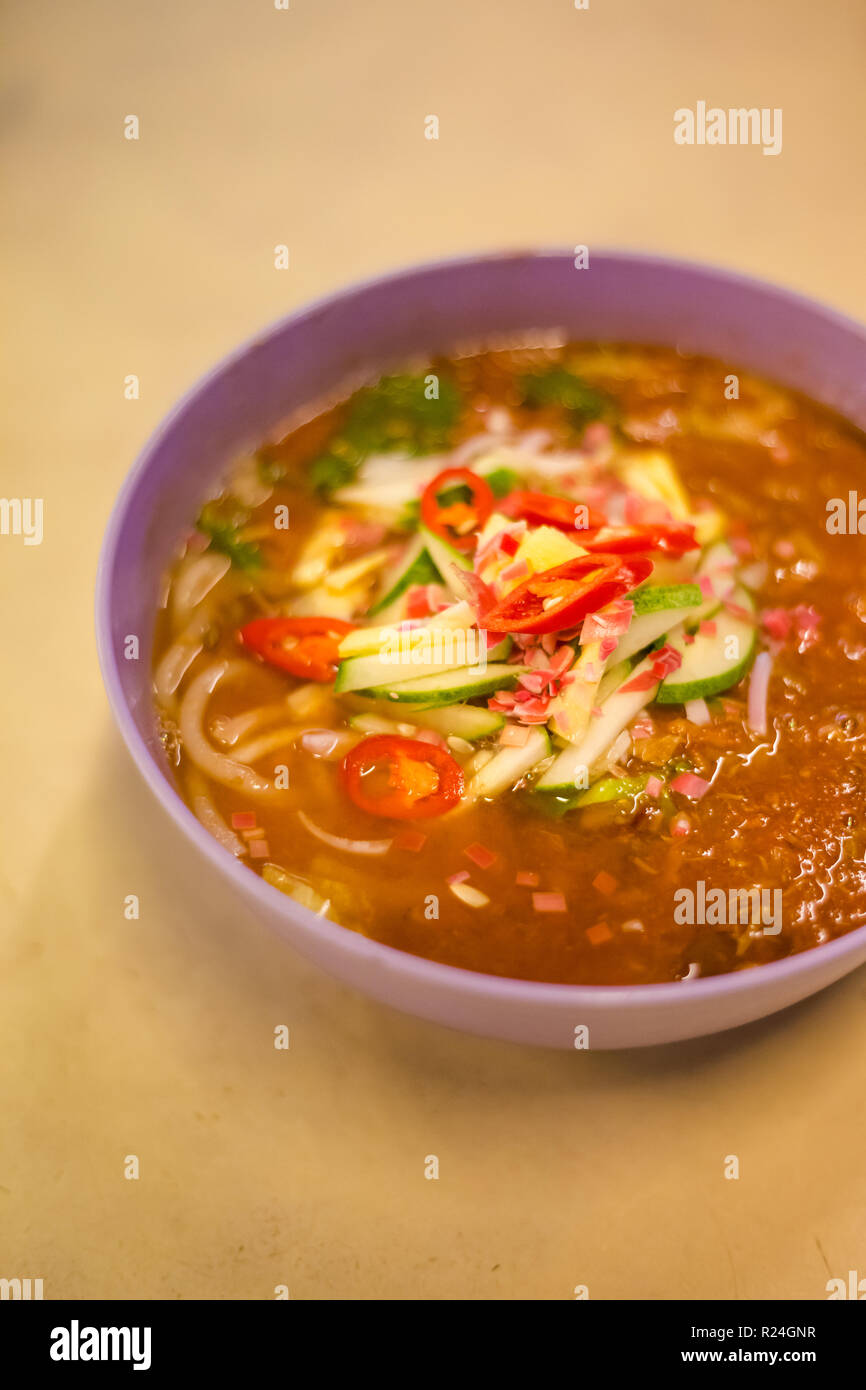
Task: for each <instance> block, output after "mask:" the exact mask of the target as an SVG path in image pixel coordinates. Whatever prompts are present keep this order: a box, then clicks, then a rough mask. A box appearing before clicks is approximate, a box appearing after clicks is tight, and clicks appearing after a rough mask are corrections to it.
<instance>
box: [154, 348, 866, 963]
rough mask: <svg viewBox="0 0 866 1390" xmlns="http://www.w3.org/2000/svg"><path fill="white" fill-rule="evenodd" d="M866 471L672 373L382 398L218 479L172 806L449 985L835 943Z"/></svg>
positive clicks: (187, 565)
mask: <svg viewBox="0 0 866 1390" xmlns="http://www.w3.org/2000/svg"><path fill="white" fill-rule="evenodd" d="M864 476H866V441H864V439H863V437H862V436H861V435H860V434H859V433H858V432H857V431H855V430H854V429H853V428H852V427H850V426H849V425H847V424H846V423H845V422H844V421H842V420H841V419H839V418H837V417H835V416H833V415H831V414H830V413H829V412H827V411H825V410H824V409H822V408H820V407H818V406H815V405H813V404H811V403H810V402H808V401H807V400H805V399H804V398H802V397H800V396H797V395H795V394H793V393H790V392H788V391H785V390H782V389H780V388H777V387H775V386H772V385H770V384H768V383H766V382H764V381H761V380H758V379H755V378H753V377H751V376H749V375H747V374H745V373H742V372H737V371H736V370H735V369H731V368H729V367H728V366H723V365H722V364H720V363H718V362H715V361H712V360H710V359H706V358H695V357H686V356H682V355H679V354H677V353H676V352H674V351H672V350H666V349H654V348H653V349H650V348H636V347H632V346H625V345H612V346H611V345H602V346H585V345H567V346H563V347H559V348H544V349H540V348H539V349H532V350H529V349H509V350H497V351H491V352H485V353H481V354H478V355H474V356H465V357H459V358H456V359H453V360H432V361H430V362H429V363H425V364H422V365H421V366H420V367H417V366H416V367H413V369H412V371H411V372H406V373H405V374H402V375H393V376H386V377H383V378H381V379H380V380H378V381H376V382H373V383H371V384H369V385H367V386H364V387H362V388H361V389H360V390H358V391H356V392H355V393H354V394H353V395H351V396H350V397H349V399H348V400H346V401H344V402H342V403H341V404H339V405H338V406H336V407H333V408H329V409H327V410H325V411H323V412H322V413H320V414H318V415H317V416H315V417H314V418H312V419H310V420H308V421H307V422H306V423H304V424H301V425H299V426H298V427H297V428H294V429H292V430H291V431H290V432H289V433H288V434H287V435H286V436H285V438H282V439H280V440H278V441H275V442H270V443H266V444H264V445H263V446H262V447H261V448H260V449H259V450H258V451H257V452H256V453H255V454H254V455H252V456H251V457H249V458H246V459H243V460H242V461H240V462H239V463H238V464H237V466H236V467H235V468H234V469H233V470H232V472H231V474H230V476H229V477H228V479H227V481H226V483H225V486H224V489H223V491H221V492H220V493H219V494H218V495H217V496H215V497H213V498H212V499H211V500H210V501H208V502H207V503H206V504H205V505H204V507H203V509H202V512H201V515H200V517H199V519H198V523H197V526H196V528H195V530H194V531H193V532H192V533H191V535H190V536H189V537H188V538H187V540H186V542H185V545H184V547H183V552H182V554H181V555H180V557H179V559H178V561H177V563H176V565H175V566H174V568H173V570H172V572H171V574H170V575H169V576H168V579H167V583H166V586H165V597H164V603H163V605H162V607H161V609H160V612H159V615H158V621H157V633H156V655H155V667H154V688H155V700H156V707H157V712H158V718H159V720H160V727H161V734H162V739H163V742H164V745H165V748H166V751H167V754H168V757H169V759H170V761H171V763H172V764H173V766H174V768H175V772H176V776H177V779H178V781H179V785H180V788H181V790H182V792H183V795H184V796H185V798H186V800H187V802H188V804H189V805H190V807H191V808H192V810H193V812H194V813H195V814H196V816H197V817H198V818H199V820H200V821H201V822H202V823H203V824H204V825H205V826H206V827H207V828H208V830H210V832H211V833H212V834H213V835H214V836H215V837H216V838H217V839H218V840H219V841H220V842H221V843H222V844H223V845H224V846H225V848H226V849H227V850H228V851H229V852H230V853H231V854H233V855H235V856H237V857H238V858H239V859H241V860H242V861H243V862H245V863H247V864H248V865H249V866H250V868H251V869H252V870H254V871H256V872H259V873H260V874H261V875H262V876H263V878H264V879H265V880H266V881H267V882H268V883H270V884H272V885H273V886H274V888H276V889H279V890H281V891H283V892H284V893H288V894H290V895H291V896H292V897H294V898H296V899H297V900H298V901H299V902H301V903H303V904H305V905H306V906H308V907H311V908H312V909H313V910H314V911H316V912H318V913H320V914H321V915H324V916H327V917H330V918H332V919H334V920H335V921H337V922H339V923H341V924H342V925H344V926H347V927H350V928H353V929H355V930H357V931H360V932H363V933H365V934H366V935H368V936H371V937H374V938H376V939H378V940H380V941H383V942H386V943H388V944H389V945H392V946H395V947H398V948H400V949H402V950H405V951H409V952H412V953H414V954H416V955H421V956H426V957H428V958H430V959H433V960H437V961H444V962H447V963H449V964H452V965H457V966H463V967H465V968H468V969H471V970H478V971H485V972H488V973H492V974H497V975H507V976H513V977H517V978H524V979H532V980H548V981H559V982H566V983H576V982H580V983H589V984H644V983H654V982H659V981H670V980H684V981H687V980H692V979H695V978H697V977H698V976H702V975H713V974H719V973H722V972H726V971H734V970H743V969H748V968H751V967H753V966H756V965H760V964H762V963H765V962H768V961H772V960H776V959H779V958H781V957H784V956H787V955H790V954H792V953H794V952H797V951H801V950H804V949H806V948H808V947H812V946H816V945H819V944H820V943H821V942H823V941H826V940H828V939H830V938H831V937H834V936H838V935H841V934H842V933H844V932H846V931H848V930H850V929H851V928H853V927H856V926H859V925H861V924H862V923H863V922H864V921H866V873H864V849H866V822H864V810H863V807H864V801H863V797H864V790H866V775H864V768H866V763H864V759H863V741H864V737H866V681H864V671H866V661H864V658H866V630H864V624H866V597H864V596H863V592H862V583H861V577H860V565H861V561H862V557H863V546H864V542H863V540H862V539H861V537H860V534H859V529H858V526H859V520H858V518H859V511H858V506H859V504H858V501H857V497H856V492H855V489H856V486H857V482H858V481H859V479H860V478H861V477H864ZM864 510H866V508H864ZM863 529H864V531H866V520H864V528H863Z"/></svg>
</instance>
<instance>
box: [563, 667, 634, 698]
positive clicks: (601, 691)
mask: <svg viewBox="0 0 866 1390" xmlns="http://www.w3.org/2000/svg"><path fill="white" fill-rule="evenodd" d="M630 671H631V662H630V661H617V662H616V663H615V665H613V666H608V667H607V669H606V670H605V673H604V675H603V676H602V678H601V680H600V681H599V683H598V690H597V691H596V693H595V702H596V704H597V705H603V704H604V702H605V700H606V699H607V697H608V695H610V694H611V693H612V692H613V691H614V690H616V688H617V686H618V685H622V683H623V682H624V681H625V680H627V679H628V675H629V672H630ZM566 689H568V687H566Z"/></svg>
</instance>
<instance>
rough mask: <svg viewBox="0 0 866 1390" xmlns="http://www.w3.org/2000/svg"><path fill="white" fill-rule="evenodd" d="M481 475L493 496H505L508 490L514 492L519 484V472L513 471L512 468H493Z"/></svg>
mask: <svg viewBox="0 0 866 1390" xmlns="http://www.w3.org/2000/svg"><path fill="white" fill-rule="evenodd" d="M483 477H484V481H485V483H486V484H487V486H488V487H489V488H490V491H491V492H492V493H493V496H494V497H507V496H508V494H509V492H514V491H515V490H516V489H517V488H519V487H520V484H521V477H520V474H519V473H515V471H514V469H513V468H494V469H493V471H492V472H490V473H485V474H484V475H483Z"/></svg>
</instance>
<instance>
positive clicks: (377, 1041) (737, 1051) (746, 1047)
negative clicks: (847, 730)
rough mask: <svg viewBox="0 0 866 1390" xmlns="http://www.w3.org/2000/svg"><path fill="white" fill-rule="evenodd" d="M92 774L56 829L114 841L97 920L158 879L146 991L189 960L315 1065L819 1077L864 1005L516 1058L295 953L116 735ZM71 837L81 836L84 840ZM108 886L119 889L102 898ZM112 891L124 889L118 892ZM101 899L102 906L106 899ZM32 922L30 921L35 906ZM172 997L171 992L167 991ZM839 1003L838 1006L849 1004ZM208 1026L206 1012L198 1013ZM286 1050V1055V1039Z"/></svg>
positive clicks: (141, 942) (846, 988)
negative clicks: (186, 832)
mask: <svg viewBox="0 0 866 1390" xmlns="http://www.w3.org/2000/svg"><path fill="white" fill-rule="evenodd" d="M95 766H96V773H95V776H94V778H93V780H92V782H91V783H90V785H88V786H86V787H85V789H84V791H83V793H82V803H81V804H80V805H79V806H78V807H77V808H75V810H74V822H73V826H72V827H69V826H68V825H67V826H65V827H64V831H63V833H64V844H65V846H66V849H67V851H68V849H69V839H70V838H71V839H73V840H74V839H75V838H76V837H78V839H79V840H80V841H81V843H80V846H79V851H78V852H80V853H81V854H83V855H86V854H88V852H90V853H91V854H92V846H93V843H94V840H96V842H97V843H98V842H99V839H100V838H101V837H104V838H105V840H106V841H107V842H109V843H111V844H112V845H113V846H114V849H115V855H114V858H113V861H112V865H111V866H110V868H107V869H106V884H105V889H106V898H103V899H101V900H100V901H99V902H96V903H94V904H93V909H94V911H95V913H97V914H102V915H103V916H104V915H105V913H106V911H108V910H110V912H111V915H112V917H113V918H119V920H120V921H121V923H122V922H123V910H122V903H123V899H124V897H125V895H126V893H128V892H133V891H135V885H136V883H138V882H147V883H149V884H152V883H153V882H154V881H155V880H158V882H159V894H160V901H161V908H162V911H161V914H160V916H159V918H158V920H153V921H149V920H148V918H147V914H146V911H145V910H144V908H142V917H143V918H144V921H143V922H141V923H140V924H135V925H136V926H138V925H141V926H142V927H144V928H145V929H144V930H141V931H140V932H139V934H138V938H137V942H138V946H139V948H140V949H139V950H138V954H137V967H138V969H140V970H141V971H142V972H148V973H149V974H150V975H151V976H152V984H153V988H154V990H155V991H157V992H158V991H159V990H160V989H163V988H165V987H166V980H165V972H166V970H172V969H174V968H175V966H176V962H177V959H178V957H180V959H181V962H183V961H184V960H186V961H188V962H192V961H194V962H195V969H194V972H193V976H194V979H193V981H188V985H189V984H192V987H193V988H196V989H206V990H209V991H211V992H212V993H214V994H215V995H217V996H218V997H219V998H220V999H221V1000H225V999H229V1000H230V1001H232V1004H233V1006H234V1010H235V1012H236V1014H238V1015H240V1016H241V1019H243V1016H244V1015H247V1016H248V1017H249V1020H250V1022H253V1021H255V1023H256V1025H258V1023H259V1021H260V1019H261V1017H262V1016H263V1015H264V1016H265V1017H267V1018H268V1019H270V1018H274V1019H282V1018H285V1020H286V1022H287V1023H288V1024H289V1025H290V1026H292V1025H293V1038H294V1036H298V1041H299V1045H300V1044H301V1036H300V1034H299V1031H298V1030H301V1032H303V1031H307V1032H308V1035H310V1034H312V1033H313V1032H315V1033H317V1034H318V1035H319V1036H318V1037H317V1038H316V1039H315V1041H314V1039H313V1037H312V1036H309V1045H310V1046H311V1047H314V1048H315V1051H316V1052H317V1054H318V1055H319V1057H320V1058H327V1057H329V1056H330V1057H332V1058H334V1059H336V1058H339V1057H341V1056H342V1057H343V1058H345V1055H346V1053H347V1052H350V1053H351V1056H352V1059H353V1066H359V1065H365V1066H374V1067H377V1068H384V1069H385V1070H386V1071H393V1072H394V1073H395V1075H399V1074H403V1075H404V1079H405V1078H406V1077H408V1079H409V1080H417V1079H419V1078H423V1077H427V1078H429V1079H433V1078H440V1079H443V1078H447V1077H451V1078H452V1079H454V1078H459V1081H460V1085H461V1088H463V1087H466V1086H469V1087H470V1088H471V1086H472V1085H473V1084H478V1085H480V1086H482V1087H483V1088H484V1089H485V1091H487V1090H489V1089H490V1088H491V1087H493V1088H494V1089H496V1090H501V1091H503V1092H504V1091H508V1092H510V1093H512V1094H514V1093H515V1092H517V1093H519V1091H520V1089H521V1082H525V1084H526V1085H527V1086H531V1087H532V1089H533V1092H534V1093H536V1094H537V1093H538V1090H539V1088H540V1089H541V1090H542V1091H544V1092H554V1093H555V1092H559V1091H564V1092H574V1091H575V1090H577V1091H585V1090H590V1091H591V1090H593V1089H595V1087H596V1086H604V1087H610V1086H611V1085H616V1084H623V1085H624V1086H625V1087H626V1088H629V1087H631V1086H632V1085H633V1084H634V1083H635V1082H640V1081H644V1082H648V1081H651V1080H656V1081H658V1082H660V1083H665V1082H675V1081H676V1080H677V1079H678V1078H680V1077H685V1076H694V1074H695V1073H696V1072H698V1073H700V1074H701V1075H702V1077H703V1079H704V1080H707V1079H708V1077H711V1076H712V1075H713V1073H715V1072H718V1073H719V1074H720V1075H726V1074H727V1073H728V1072H729V1070H730V1069H731V1068H735V1069H739V1068H741V1067H742V1065H743V1063H744V1061H745V1059H746V1058H748V1059H749V1061H750V1064H754V1063H755V1061H756V1060H757V1059H758V1058H762V1057H767V1058H768V1059H769V1060H772V1058H773V1057H774V1055H775V1054H777V1053H778V1052H779V1051H780V1050H784V1052H785V1054H786V1057H787V1059H788V1061H790V1053H791V1051H792V1049H794V1050H797V1051H802V1053H803V1064H804V1067H805V1068H806V1069H807V1071H811V1070H812V1068H813V1067H814V1068H815V1069H816V1075H817V1074H818V1073H819V1072H820V1067H821V1065H822V1061H821V1058H822V1056H823V1055H824V1053H825V1051H826V1050H828V1049H829V1050H830V1051H831V1052H832V1050H833V1049H834V1048H835V1047H836V1046H837V1045H838V1044H839V1038H838V1036H837V1035H836V1031H835V1030H830V1029H828V1027H827V1022H828V1018H829V1017H830V1016H831V1011H832V1015H834V1016H835V1022H836V1023H837V1024H838V1027H839V1029H841V1030H844V1028H845V1025H846V1020H850V1019H851V1018H852V1017H853V1011H854V1009H859V1008H860V1007H861V1001H862V1000H863V999H864V998H866V971H856V972H854V973H853V974H852V975H850V976H848V977H846V978H845V979H843V980H841V981H839V982H837V983H836V984H835V985H832V986H830V987H829V988H828V989H826V990H824V991H822V992H821V993H820V994H818V995H814V996H812V997H811V998H809V999H807V1000H804V1001H802V1002H801V1003H799V1004H796V1005H794V1006H792V1007H790V1008H788V1009H785V1010H783V1011H782V1012H780V1013H777V1014H774V1015H772V1016H770V1017H769V1018H766V1019H763V1020H760V1021H758V1022H755V1023H752V1024H747V1025H745V1026H743V1027H741V1028H738V1029H733V1030H730V1031H728V1032H725V1033H719V1034H715V1035H712V1036H709V1037H704V1038H698V1039H694V1040H691V1041H686V1042H680V1043H672V1044H666V1045H662V1046H654V1047H648V1048H635V1049H629V1050H624V1051H618V1052H592V1051H575V1050H570V1051H562V1052H557V1051H554V1050H551V1049H538V1048H530V1047H522V1046H519V1045H516V1044H512V1043H504V1042H500V1041H498V1040H495V1039H488V1038H479V1037H475V1036H471V1035H468V1034H463V1033H458V1032H455V1031H453V1030H451V1029H447V1028H444V1027H441V1026H439V1025H437V1024H433V1023H428V1022H426V1021H424V1020H420V1019H416V1018H412V1017H409V1016H407V1015H404V1014H400V1013H398V1012H397V1011H395V1010H393V1009H390V1008H387V1007H385V1006H384V1005H381V1004H379V1003H377V1002H376V1001H374V1000H371V999H367V998H366V997H364V996H363V995H361V994H360V993H358V992H357V991H355V990H354V989H351V988H349V987H348V986H344V985H342V984H340V983H339V982H338V981H335V980H333V979H332V978H331V977H329V976H328V975H326V974H325V973H324V972H323V971H321V970H320V969H319V968H318V967H317V966H315V965H313V964H312V963H311V962H309V961H307V960H306V959H305V958H304V957H303V956H301V955H299V954H298V953H297V952H296V951H294V950H293V949H292V948H291V947H290V946H288V945H287V944H286V943H285V942H283V941H281V940H280V938H279V937H278V936H277V935H276V934H275V933H274V932H273V931H272V930H271V929H269V928H268V927H266V926H265V925H264V924H262V923H261V922H259V921H258V920H256V918H255V915H254V914H253V913H252V912H251V911H250V909H249V908H248V907H247V905H246V904H245V903H244V902H243V901H242V900H241V899H240V898H239V897H235V896H234V895H233V894H232V895H230V894H229V893H228V892H227V891H226V888H225V885H224V884H223V883H222V881H220V880H219V879H218V878H217V876H216V875H215V874H214V873H213V872H212V871H211V869H210V868H209V866H207V865H205V864H203V863H201V862H199V860H198V857H197V856H196V855H195V854H194V853H193V851H192V850H190V848H189V847H188V846H187V845H186V843H185V842H182V841H181V840H180V839H179V837H178V836H177V835H176V834H175V832H174V831H173V828H172V826H171V824H170V822H169V821H168V818H167V817H166V816H165V815H164V813H163V812H162V810H161V808H160V807H159V806H158V805H157V803H156V802H155V801H154V799H153V797H152V795H151V793H150V792H149V790H148V789H147V788H146V786H145V785H144V783H143V781H142V780H141V778H140V777H139V775H138V773H137V771H136V770H135V768H134V767H133V765H132V762H131V760H130V759H129V757H128V755H127V753H126V750H125V749H124V748H123V746H122V744H121V742H120V740H119V738H118V736H117V735H116V734H114V732H113V731H109V732H108V733H107V734H106V737H105V739H104V742H103V749H102V752H101V755H100V756H99V757H98V758H97V759H96V760H95ZM82 827H86V835H85V833H84V830H83V829H82ZM112 880H116V887H113V885H112ZM121 890H122V891H121ZM108 899H110V903H109V901H108ZM33 912H34V915H35V916H37V917H38V916H39V914H40V908H39V902H38V899H37V900H36V901H34V903H33ZM168 984H169V987H170V988H172V989H175V990H176V989H177V987H178V986H177V982H176V981H174V980H172V981H169V982H168ZM846 1006H847V1007H846ZM203 1016H204V1017H207V1013H206V1012H205V1014H204V1015H203ZM292 1046H293V1047H294V1046H295V1043H294V1041H293V1042H292Z"/></svg>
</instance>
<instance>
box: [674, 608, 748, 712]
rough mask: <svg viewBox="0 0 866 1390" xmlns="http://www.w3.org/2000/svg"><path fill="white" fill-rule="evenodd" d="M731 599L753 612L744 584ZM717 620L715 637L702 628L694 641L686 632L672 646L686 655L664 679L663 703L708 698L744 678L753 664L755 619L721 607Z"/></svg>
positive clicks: (675, 703)
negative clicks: (686, 638)
mask: <svg viewBox="0 0 866 1390" xmlns="http://www.w3.org/2000/svg"><path fill="white" fill-rule="evenodd" d="M731 602H732V603H734V604H736V605H737V607H738V608H743V609H745V610H746V611H747V612H748V613H750V614H753V613H754V611H755V605H754V602H753V600H752V598H751V596H750V595H749V594H748V593H747V592H746V590H745V589H743V588H736V589H734V591H733V593H732V594H731ZM714 622H715V624H716V633H715V636H714V637H711V636H709V635H708V634H706V633H701V632H698V634H697V636H696V637H695V639H694V641H693V642H690V643H688V644H687V643H686V641H685V636H684V635H682V636H680V637H677V638H675V639H674V640H673V641H672V642H671V644H670V645H671V646H672V647H673V648H674V650H675V651H678V652H679V653H680V655H681V656H682V664H681V665H680V666H679V667H678V669H677V670H676V671H672V672H671V674H670V676H668V678H667V679H666V680H664V681H662V683H661V685H660V687H659V691H658V694H657V695H656V699H657V701H658V702H659V704H661V705H679V704H685V702H686V700H705V699H707V697H708V696H710V695H719V694H721V692H722V691H723V690H728V689H730V687H731V686H732V685H736V684H737V682H738V681H740V680H742V678H743V676H744V675H745V674H746V672H747V671H748V669H749V667H750V666H751V664H752V658H753V657H754V654H755V644H756V642H757V627H756V625H755V623H754V621H751V622H750V621H748V620H747V619H745V618H740V617H738V616H736V615H735V614H733V613H729V612H728V610H727V609H726V608H720V609H719V611H718V612H717V613H716V615H715V618H714Z"/></svg>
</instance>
